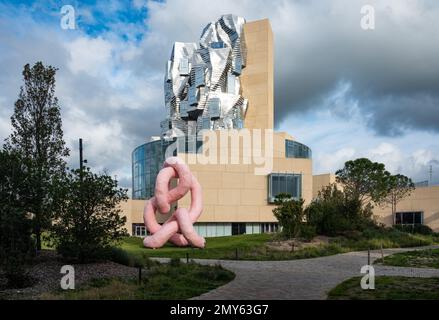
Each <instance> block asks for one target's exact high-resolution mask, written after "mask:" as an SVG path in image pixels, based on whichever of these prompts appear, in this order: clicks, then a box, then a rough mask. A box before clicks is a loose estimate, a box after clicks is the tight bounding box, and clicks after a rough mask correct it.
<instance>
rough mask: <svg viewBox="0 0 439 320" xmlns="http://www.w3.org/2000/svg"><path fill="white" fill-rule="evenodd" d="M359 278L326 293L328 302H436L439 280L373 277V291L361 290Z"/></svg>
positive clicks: (438, 294) (438, 295) (347, 281)
mask: <svg viewBox="0 0 439 320" xmlns="http://www.w3.org/2000/svg"><path fill="white" fill-rule="evenodd" d="M360 280H361V277H354V278H351V279H348V280H346V281H344V282H342V283H341V284H339V285H338V286H336V287H335V288H334V289H332V290H331V291H330V292H329V293H328V299H330V300H416V299H418V300H437V299H439V278H408V277H389V276H377V277H375V289H374V290H363V289H361V287H360Z"/></svg>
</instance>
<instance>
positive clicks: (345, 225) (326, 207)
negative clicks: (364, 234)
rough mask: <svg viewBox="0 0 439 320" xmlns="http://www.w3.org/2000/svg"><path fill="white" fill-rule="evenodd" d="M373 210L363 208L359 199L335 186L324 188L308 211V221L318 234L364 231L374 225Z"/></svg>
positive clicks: (332, 234) (333, 234) (331, 234)
mask: <svg viewBox="0 0 439 320" xmlns="http://www.w3.org/2000/svg"><path fill="white" fill-rule="evenodd" d="M371 215H372V214H371V209H370V208H369V207H366V208H363V207H362V205H361V202H360V201H359V200H358V199H355V198H354V199H352V198H350V197H349V196H347V195H346V194H345V193H343V191H341V190H338V189H337V187H336V186H335V185H331V186H328V187H326V188H324V189H323V190H322V191H321V192H320V193H319V195H318V197H317V198H316V199H315V200H314V201H313V202H312V203H311V204H310V205H309V206H308V208H307V210H306V216H307V221H308V222H309V223H310V224H311V225H313V226H315V228H316V232H317V233H318V234H324V235H328V236H335V235H340V234H343V233H345V232H349V231H355V230H357V231H362V230H364V229H365V228H366V227H368V226H370V225H373V221H372V219H371Z"/></svg>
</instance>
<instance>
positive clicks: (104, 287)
mask: <svg viewBox="0 0 439 320" xmlns="http://www.w3.org/2000/svg"><path fill="white" fill-rule="evenodd" d="M234 277H235V275H234V274H233V273H232V272H230V271H228V270H225V269H223V268H222V267H221V266H219V265H217V266H203V265H199V264H196V263H193V262H190V263H187V264H186V263H184V264H183V263H181V262H180V260H179V259H177V260H171V262H170V263H168V264H160V263H153V264H152V265H150V266H149V268H148V269H147V270H146V271H144V272H143V275H142V278H141V279H140V280H139V278H138V277H118V278H95V279H92V280H91V281H89V282H88V283H86V284H85V285H83V286H81V287H80V288H79V289H78V290H61V289H58V290H56V291H53V292H50V293H44V294H42V295H41V296H40V297H39V298H41V299H55V300H58V299H63V300H166V299H172V300H180V299H189V298H192V297H195V296H198V295H200V294H202V293H205V292H208V291H210V290H212V289H215V288H216V287H218V286H221V285H224V284H226V283H227V282H229V281H231V280H232V279H233V278H234Z"/></svg>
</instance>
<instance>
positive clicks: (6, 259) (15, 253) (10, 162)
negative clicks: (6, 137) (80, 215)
mask: <svg viewBox="0 0 439 320" xmlns="http://www.w3.org/2000/svg"><path fill="white" fill-rule="evenodd" d="M25 170H26V167H25V166H24V165H23V162H22V161H21V158H20V155H19V154H17V153H15V152H9V151H6V150H0V176H1V179H0V268H1V270H3V273H4V275H5V277H6V279H7V281H8V283H7V286H8V287H18V288H20V287H23V286H26V284H28V282H29V280H30V279H29V277H28V276H27V275H26V272H25V263H26V262H27V260H28V258H29V256H30V254H31V251H32V250H31V249H32V246H33V242H32V239H31V224H30V219H29V218H28V216H27V215H26V211H25V201H26V193H25V189H26V188H25V186H26V174H25Z"/></svg>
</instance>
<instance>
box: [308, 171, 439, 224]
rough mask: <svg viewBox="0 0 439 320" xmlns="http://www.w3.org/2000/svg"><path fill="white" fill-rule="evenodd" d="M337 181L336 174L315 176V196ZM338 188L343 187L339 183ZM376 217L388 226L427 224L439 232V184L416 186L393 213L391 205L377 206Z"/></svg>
mask: <svg viewBox="0 0 439 320" xmlns="http://www.w3.org/2000/svg"><path fill="white" fill-rule="evenodd" d="M334 183H336V180H335V174H332V173H327V174H320V175H314V176H313V198H315V197H317V195H318V192H319V191H320V190H322V188H324V187H326V186H328V185H330V184H334ZM337 187H338V188H342V186H340V185H339V184H338V185H337ZM373 216H374V219H375V220H376V221H377V222H379V223H383V224H384V225H386V226H392V225H394V224H407V225H413V224H425V225H427V226H429V227H430V228H432V229H433V231H436V232H439V186H430V187H428V186H426V187H416V189H415V190H414V191H413V192H412V193H411V194H410V195H409V196H408V197H406V198H405V199H404V200H402V201H401V202H399V203H398V204H397V206H396V213H395V215H392V208H391V206H385V207H380V206H375V208H374V211H373Z"/></svg>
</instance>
